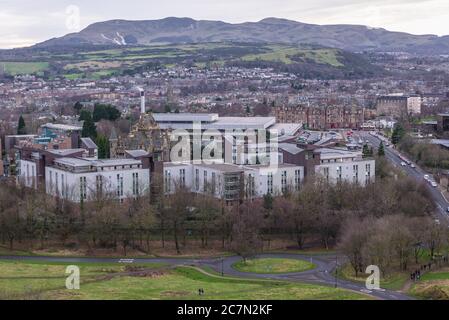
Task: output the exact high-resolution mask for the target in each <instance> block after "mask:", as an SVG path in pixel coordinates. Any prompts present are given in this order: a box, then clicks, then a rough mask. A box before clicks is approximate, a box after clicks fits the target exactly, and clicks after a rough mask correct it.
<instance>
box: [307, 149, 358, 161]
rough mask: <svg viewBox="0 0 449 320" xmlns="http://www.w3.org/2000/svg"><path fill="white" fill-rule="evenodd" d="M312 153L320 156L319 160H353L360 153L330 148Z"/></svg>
mask: <svg viewBox="0 0 449 320" xmlns="http://www.w3.org/2000/svg"><path fill="white" fill-rule="evenodd" d="M314 152H317V153H320V154H321V159H333V158H353V157H358V156H360V155H361V154H362V153H361V152H360V151H349V150H343V149H331V148H319V149H315V150H314Z"/></svg>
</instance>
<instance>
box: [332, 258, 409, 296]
mask: <svg viewBox="0 0 449 320" xmlns="http://www.w3.org/2000/svg"><path fill="white" fill-rule="evenodd" d="M338 272H339V276H340V277H341V278H343V279H346V280H350V281H356V282H365V281H366V278H367V277H368V276H369V275H368V274H359V275H358V277H356V276H355V272H354V269H353V268H352V267H351V265H349V264H346V265H344V266H343V267H342V268H340V269H339V270H338ZM408 276H409V275H408V274H406V273H392V274H388V275H387V276H383V275H381V278H380V287H381V288H383V289H389V290H400V289H402V288H403V287H404V284H405V282H406V281H407V280H408Z"/></svg>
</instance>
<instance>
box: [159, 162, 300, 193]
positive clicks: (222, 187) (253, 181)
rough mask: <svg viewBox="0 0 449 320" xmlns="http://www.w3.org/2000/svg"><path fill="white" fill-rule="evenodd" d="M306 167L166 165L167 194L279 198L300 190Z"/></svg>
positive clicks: (286, 165) (280, 165)
mask: <svg viewBox="0 0 449 320" xmlns="http://www.w3.org/2000/svg"><path fill="white" fill-rule="evenodd" d="M303 180H304V168H303V167H301V166H296V165H291V164H279V165H278V166H277V167H273V168H271V167H269V166H266V165H247V166H238V165H234V164H224V163H214V164H204V163H201V164H193V163H164V191H165V193H166V194H171V193H174V192H175V191H176V189H177V188H179V187H185V188H187V189H189V190H190V191H192V192H194V193H202V194H210V195H212V196H214V197H216V198H220V199H224V200H226V201H236V200H239V199H243V198H258V197H262V196H264V195H266V194H268V193H270V194H273V195H280V194H282V193H284V192H287V191H295V190H299V188H300V185H301V183H302V181H303Z"/></svg>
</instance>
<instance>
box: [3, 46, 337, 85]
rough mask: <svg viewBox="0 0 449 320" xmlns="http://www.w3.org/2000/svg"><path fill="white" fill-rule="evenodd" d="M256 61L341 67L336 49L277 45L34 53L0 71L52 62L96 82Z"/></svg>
mask: <svg viewBox="0 0 449 320" xmlns="http://www.w3.org/2000/svg"><path fill="white" fill-rule="evenodd" d="M19 58H20V57H19ZM5 59H6V58H5ZM22 59H23V58H22ZM257 60H262V61H269V62H281V63H283V64H294V63H309V62H310V61H313V62H314V63H318V64H321V65H327V66H332V67H342V66H343V64H342V63H341V62H340V60H341V59H340V54H339V51H338V50H336V49H312V48H310V47H295V46H288V45H280V44H279V45H264V44H258V45H256V44H246V45H243V44H233V43H203V44H186V45H154V46H146V47H129V48H115V49H109V50H92V51H87V50H86V51H82V52H74V53H67V54H61V53H55V54H52V53H51V52H47V51H42V52H39V51H36V52H34V53H33V56H32V60H31V61H32V62H31V61H30V62H25V61H29V60H18V61H24V62H11V61H8V60H5V62H1V61H0V68H3V69H4V70H5V71H6V73H8V74H11V75H17V74H35V73H42V72H43V71H44V70H47V69H48V70H50V69H51V71H52V72H54V71H55V70H54V69H55V68H54V67H52V68H50V62H52V63H54V64H55V65H58V66H61V67H62V70H63V71H61V73H62V74H61V75H62V76H64V77H66V78H67V79H78V78H79V77H80V75H81V74H83V72H85V76H86V77H87V78H89V79H98V78H101V77H102V76H108V75H109V74H110V73H112V72H118V73H120V72H123V70H133V69H135V68H139V67H142V66H144V65H146V64H148V63H150V62H151V63H160V64H161V65H164V66H170V65H173V66H175V65H183V64H185V63H192V62H193V63H194V64H195V65H196V66H197V67H199V68H205V67H206V66H207V65H212V66H222V65H224V64H225V62H232V61H257ZM3 66H4V67H3ZM64 71H66V72H64ZM58 72H59V71H58Z"/></svg>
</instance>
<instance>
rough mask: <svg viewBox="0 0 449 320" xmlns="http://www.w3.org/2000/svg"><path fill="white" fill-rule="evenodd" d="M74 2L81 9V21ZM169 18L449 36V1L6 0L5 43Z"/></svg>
mask: <svg viewBox="0 0 449 320" xmlns="http://www.w3.org/2000/svg"><path fill="white" fill-rule="evenodd" d="M71 6H76V7H77V8H79V12H80V15H79V16H80V19H79V22H80V23H79V24H77V23H74V21H75V20H73V19H71V18H73V17H74V14H73V13H74V12H75V11H73V10H72V9H70V8H73V7H71ZM68 8H69V9H68ZM68 17H69V19H68ZM165 17H191V18H194V19H208V20H222V21H226V22H232V23H235V22H244V21H259V20H261V19H263V18H266V17H278V18H287V19H291V20H297V21H301V22H307V23H316V24H338V23H346V24H363V25H368V26H371V27H383V28H386V29H388V30H393V31H404V32H409V33H414V34H429V33H432V34H437V35H449V1H448V0H158V1H156V0H126V1H123V0H121V1H117V0H38V1H36V0H0V48H12V47H20V46H28V45H32V44H34V43H36V42H40V41H44V40H47V39H49V38H52V37H59V36H62V35H64V34H67V33H70V32H74V31H79V30H78V29H82V28H84V27H86V26H87V25H89V24H91V23H93V22H97V21H104V20H110V19H129V20H145V19H161V18H165Z"/></svg>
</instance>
